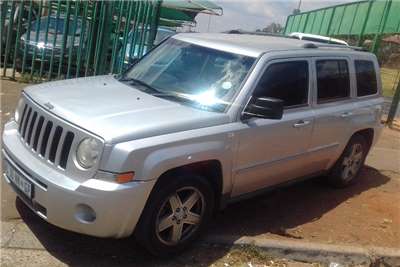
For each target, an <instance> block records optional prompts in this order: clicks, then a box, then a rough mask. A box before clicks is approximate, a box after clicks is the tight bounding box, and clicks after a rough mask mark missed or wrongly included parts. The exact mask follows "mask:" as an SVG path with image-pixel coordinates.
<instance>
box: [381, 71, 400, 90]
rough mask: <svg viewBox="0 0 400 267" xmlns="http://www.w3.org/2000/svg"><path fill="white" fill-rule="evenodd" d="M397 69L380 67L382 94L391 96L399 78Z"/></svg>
mask: <svg viewBox="0 0 400 267" xmlns="http://www.w3.org/2000/svg"><path fill="white" fill-rule="evenodd" d="M399 71H400V70H399V69H389V68H381V79H382V91H383V96H386V97H393V94H394V92H395V90H396V85H397V83H396V82H397V80H398V79H399Z"/></svg>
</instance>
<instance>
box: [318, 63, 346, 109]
mask: <svg viewBox="0 0 400 267" xmlns="http://www.w3.org/2000/svg"><path fill="white" fill-rule="evenodd" d="M317 87H318V90H317V92H318V103H325V102H331V101H336V100H342V99H344V98H347V97H350V78H349V68H348V65H347V61H346V60H331V59H329V60H317Z"/></svg>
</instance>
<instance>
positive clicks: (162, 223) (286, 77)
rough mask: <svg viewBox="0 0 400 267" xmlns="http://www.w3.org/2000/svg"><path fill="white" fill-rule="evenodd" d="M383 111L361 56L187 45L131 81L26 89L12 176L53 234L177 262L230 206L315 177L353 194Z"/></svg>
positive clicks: (249, 44)
mask: <svg viewBox="0 0 400 267" xmlns="http://www.w3.org/2000/svg"><path fill="white" fill-rule="evenodd" d="M382 103H383V98H382V97H381V80H380V76H379V65H378V62H377V59H376V57H375V55H373V54H371V53H368V52H364V51H361V50H360V49H356V48H353V47H349V46H339V45H329V44H322V43H318V42H310V41H304V40H296V39H290V38H284V37H272V36H257V35H239V34H197V33H189V34H177V35H174V36H172V37H170V38H169V39H167V40H165V41H164V42H162V43H161V44H159V45H158V46H157V47H155V49H153V50H152V51H150V52H149V53H148V54H147V55H146V56H144V57H143V58H142V59H141V60H139V61H138V62H136V63H135V64H134V65H133V66H131V67H130V68H128V70H127V71H125V72H124V73H123V74H122V75H117V76H113V75H105V76H96V77H86V78H79V79H70V80H62V81H54V82H48V83H43V84H38V85H32V86H28V87H26V88H25V89H24V91H23V93H22V96H21V99H20V100H19V102H18V105H17V108H16V112H15V116H14V118H13V119H12V120H11V121H10V122H8V123H7V124H6V125H5V129H4V133H3V148H2V153H3V160H4V174H3V177H4V179H5V180H6V181H7V183H8V184H9V185H10V186H11V187H12V188H13V189H14V191H15V192H16V193H17V195H18V197H19V198H20V199H21V200H22V201H23V202H24V203H25V204H26V205H27V206H29V207H30V208H31V209H32V210H33V211H34V212H35V213H36V214H37V215H38V216H40V217H41V218H43V219H44V220H46V221H48V222H50V223H52V224H54V225H57V226H59V227H61V228H64V229H68V230H71V231H74V232H79V233H83V234H87V235H92V236H98V237H114V238H121V237H127V236H130V235H131V234H134V236H135V237H136V238H137V240H139V242H140V243H141V244H142V245H143V246H144V247H145V248H147V249H148V250H149V251H150V252H152V253H153V254H155V255H168V254H171V253H175V252H178V251H180V250H182V249H183V248H184V247H186V246H187V245H188V244H190V243H191V242H192V241H193V240H194V239H195V238H196V237H198V236H199V233H200V232H201V231H202V230H204V228H205V227H206V225H207V222H208V221H209V219H210V218H211V217H212V214H213V212H215V211H217V210H218V209H221V208H223V207H225V206H226V205H227V204H229V203H230V202H233V201H237V200H239V199H243V198H246V197H250V196H253V195H255V194H257V193H261V192H265V190H270V189H272V188H275V187H277V186H282V185H285V184H288V183H290V182H293V181H297V180H302V179H305V178H310V177H315V176H318V177H319V179H323V180H326V181H327V182H328V183H330V184H331V185H333V186H336V187H344V186H348V185H351V184H352V183H355V182H356V181H357V179H360V178H361V177H359V172H360V169H361V168H362V166H363V164H364V161H365V158H366V156H367V153H368V151H369V150H370V148H371V146H372V145H373V144H374V143H375V142H376V140H377V138H378V137H379V134H380V129H381V124H380V117H381V112H382ZM305 212H306V211H305Z"/></svg>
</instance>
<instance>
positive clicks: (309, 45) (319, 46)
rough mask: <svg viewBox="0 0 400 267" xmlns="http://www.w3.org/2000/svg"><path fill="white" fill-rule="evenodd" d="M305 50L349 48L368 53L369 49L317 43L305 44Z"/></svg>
mask: <svg viewBox="0 0 400 267" xmlns="http://www.w3.org/2000/svg"><path fill="white" fill-rule="evenodd" d="M302 46H303V48H323V47H330V48H348V49H353V50H355V51H363V52H368V49H366V48H364V47H359V46H351V45H338V44H317V43H305V44H303V45H302Z"/></svg>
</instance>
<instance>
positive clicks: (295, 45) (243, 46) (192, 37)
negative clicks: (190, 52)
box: [173, 33, 350, 57]
mask: <svg viewBox="0 0 400 267" xmlns="http://www.w3.org/2000/svg"><path fill="white" fill-rule="evenodd" d="M173 38H175V39H178V40H181V41H185V42H189V43H193V44H198V45H201V46H205V47H210V48H214V49H218V50H225V51H229V52H232V53H236V54H242V55H247V56H252V57H258V56H259V55H260V54H262V53H264V52H268V51H278V50H281V51H282V50H294V49H306V48H304V45H305V44H310V43H314V44H316V45H317V46H321V47H324V48H326V47H334V48H335V49H350V47H346V46H343V47H338V46H329V45H324V44H321V43H316V42H310V41H302V40H298V39H293V38H288V37H283V36H282V37H280V36H265V35H264V36H263V35H253V34H224V33H181V34H177V35H174V36H173ZM315 48H317V47H315Z"/></svg>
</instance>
